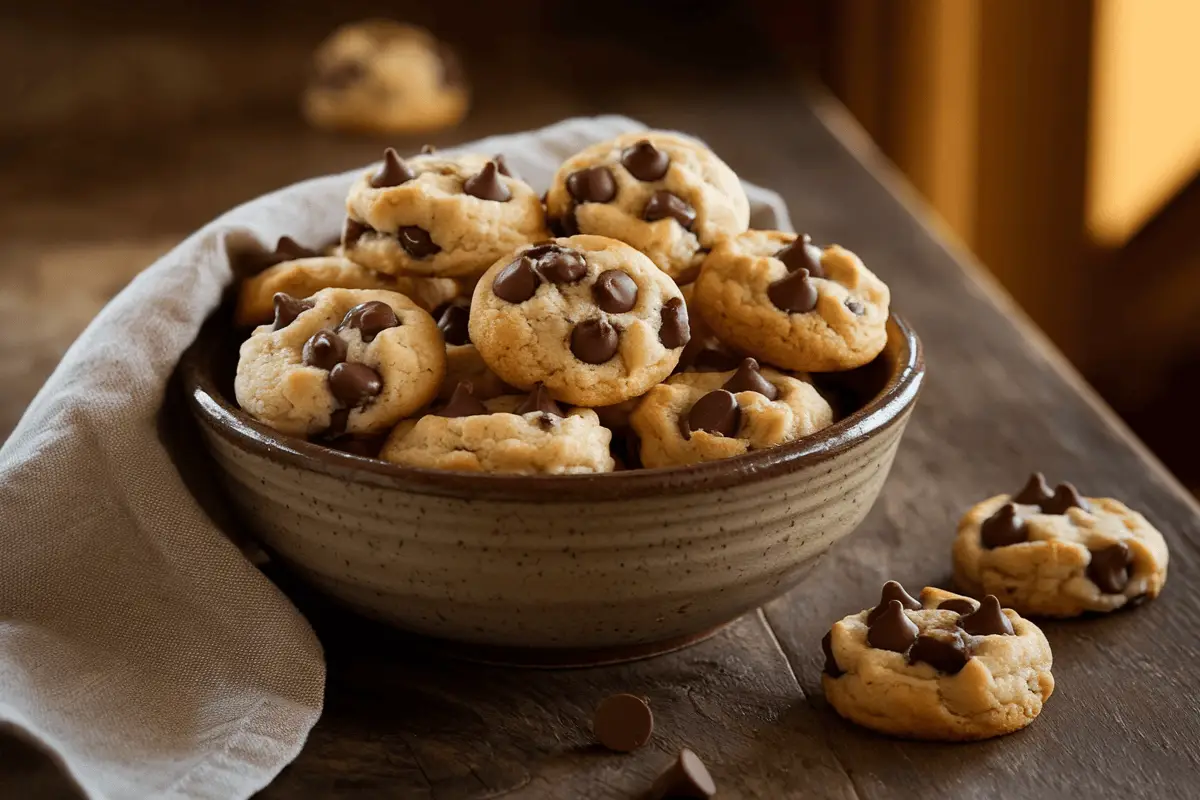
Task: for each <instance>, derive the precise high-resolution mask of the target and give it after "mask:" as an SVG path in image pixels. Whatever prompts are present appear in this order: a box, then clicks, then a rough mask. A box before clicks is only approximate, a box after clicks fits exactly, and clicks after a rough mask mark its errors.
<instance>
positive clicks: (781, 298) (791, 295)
mask: <svg viewBox="0 0 1200 800" xmlns="http://www.w3.org/2000/svg"><path fill="white" fill-rule="evenodd" d="M767 297H768V298H769V299H770V301H771V302H772V303H774V304H775V307H776V308H778V309H780V310H781V311H786V312H788V313H789V314H803V313H805V312H808V311H812V310H813V309H814V308H816V307H817V297H818V294H817V286H816V284H814V283H813V282H812V281H811V280H809V279H808V270H806V269H798V270H796V271H795V272H791V273H788V276H787V277H786V278H782V279H780V280H777V281H775V282H774V283H772V284H771V285H770V286H768V287H767Z"/></svg>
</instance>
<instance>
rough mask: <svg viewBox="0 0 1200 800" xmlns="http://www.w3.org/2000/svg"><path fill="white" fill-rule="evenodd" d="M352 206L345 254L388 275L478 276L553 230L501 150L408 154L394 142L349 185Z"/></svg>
mask: <svg viewBox="0 0 1200 800" xmlns="http://www.w3.org/2000/svg"><path fill="white" fill-rule="evenodd" d="M346 214H347V219H346V227H345V229H344V230H343V231H342V248H343V250H344V252H345V254H346V256H347V257H348V258H352V259H354V260H355V261H357V262H359V263H361V264H363V265H364V266H367V267H370V268H371V269H373V270H376V271H377V272H386V273H388V274H389V275H399V274H410V275H434V276H439V277H459V276H462V277H473V276H478V275H479V274H480V273H482V272H483V271H484V270H485V269H487V268H488V266H490V265H491V263H492V262H493V261H495V260H496V259H498V258H500V257H501V256H503V255H505V254H506V253H510V252H512V251H513V250H514V249H515V248H517V247H520V246H521V245H524V244H528V243H529V242H532V241H536V240H539V239H545V238H546V237H547V236H548V235H549V234H548V233H547V231H546V220H545V214H544V212H543V211H542V203H541V200H540V199H539V198H538V196H537V194H536V193H535V192H534V191H533V189H531V188H530V187H529V184H527V183H525V182H524V181H522V180H520V179H519V178H517V177H514V176H513V174H512V170H510V169H509V167H508V165H507V164H506V162H505V161H504V157H503V156H500V155H497V156H492V157H490V158H489V157H488V156H482V155H475V154H472V153H466V154H463V155H459V156H453V157H452V156H443V155H440V154H438V153H436V152H431V153H426V154H424V155H419V156H414V157H413V158H410V159H408V160H407V161H405V160H404V159H402V158H400V156H399V155H398V154H397V153H396V151H395V150H393V149H392V148H390V147H389V148H388V149H387V151H385V153H384V163H383V166H381V167H379V168H377V169H372V170H370V171H368V172H365V173H363V175H362V177H361V178H359V179H358V181H356V182H355V183H354V185H353V186H352V187H350V195H349V197H348V198H347V200H346Z"/></svg>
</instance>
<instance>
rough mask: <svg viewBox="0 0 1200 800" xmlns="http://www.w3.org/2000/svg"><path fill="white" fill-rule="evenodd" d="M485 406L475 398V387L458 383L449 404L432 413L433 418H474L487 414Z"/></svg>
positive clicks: (468, 383) (465, 383)
mask: <svg viewBox="0 0 1200 800" xmlns="http://www.w3.org/2000/svg"><path fill="white" fill-rule="evenodd" d="M487 413H489V412H488V410H487V406H485V405H484V404H483V403H482V402H480V400H479V399H478V398H477V397H475V387H473V386H472V385H471V382H470V381H459V383H458V385H457V386H455V387H454V394H452V395H450V400H449V402H447V403H446V405H444V406H442V408H441V410H440V411H434V412H433V414H434V416H437V417H451V418H453V417H474V416H477V415H479V414H487Z"/></svg>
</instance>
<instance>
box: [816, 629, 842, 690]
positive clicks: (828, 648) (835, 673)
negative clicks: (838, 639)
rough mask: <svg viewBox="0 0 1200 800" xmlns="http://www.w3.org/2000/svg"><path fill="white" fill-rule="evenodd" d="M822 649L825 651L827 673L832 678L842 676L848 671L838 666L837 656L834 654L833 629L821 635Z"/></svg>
mask: <svg viewBox="0 0 1200 800" xmlns="http://www.w3.org/2000/svg"><path fill="white" fill-rule="evenodd" d="M821 650H822V651H824V653H825V674H826V675H828V676H829V677H831V678H840V677H842V676H843V675H845V674H846V671H845V670H843V669H842V668H841V667H839V666H838V662H837V656H835V655H834V654H833V631H829V632H828V633H826V634H825V635H824V636H822V637H821Z"/></svg>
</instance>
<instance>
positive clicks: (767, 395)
mask: <svg viewBox="0 0 1200 800" xmlns="http://www.w3.org/2000/svg"><path fill="white" fill-rule="evenodd" d="M630 423H631V424H632V426H633V429H634V431H635V432H636V433H637V435H638V437H639V438H640V440H641V451H640V452H641V461H642V464H643V465H644V466H647V467H668V466H678V465H683V464H697V463H700V462H702V461H714V460H716V459H720V458H730V457H731V456H737V455H741V454H742V453H745V452H748V451H750V450H762V449H764V448H767V447H774V446H776V445H780V444H786V443H787V442H792V441H795V440H796V439H799V438H800V437H802V436H807V435H808V434H810V433H815V432H816V431H819V430H821V429H822V428H825V427H828V426H829V425H831V424H832V423H833V410H832V409H831V408H830V406H829V403H828V402H826V401H825V398H823V397H821V395H820V394H819V393H818V392H817V390H816V389H815V388H813V386H812V384H810V383H807V382H805V381H803V380H800V379H798V378H794V377H791V376H789V375H784V374H783V373H781V372H779V371H777V370H773V369H769V368H762V369H760V368H759V365H758V362H756V361H755V360H754V359H752V358H747V359H745V360H744V361H743V362H742V364H741V366H739V367H738V369H736V370H734V371H731V372H685V373H681V374H678V375H673V376H672V377H671V378H669V379H668V380H667V382H666V383H662V384H659V385H658V386H655V387H654V388H652V389H651V390H650V391H649V392H647V393H646V396H645V397H644V398H642V401H641V403H639V404H638V407H637V408H636V409H635V410H634V411H633V413H632V414H631V415H630Z"/></svg>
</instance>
